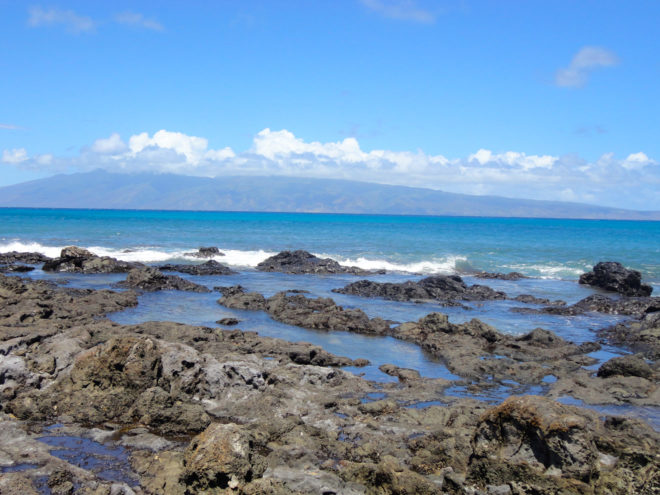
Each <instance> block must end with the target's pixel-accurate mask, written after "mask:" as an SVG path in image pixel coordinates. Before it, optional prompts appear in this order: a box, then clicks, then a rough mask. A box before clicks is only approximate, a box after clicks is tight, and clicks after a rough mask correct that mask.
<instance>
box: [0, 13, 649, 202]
mask: <svg viewBox="0 0 660 495" xmlns="http://www.w3.org/2000/svg"><path fill="white" fill-rule="evenodd" d="M658 25H660V2H658V1H655V0H653V1H634V0H631V1H626V2H621V1H607V0H600V1H580V2H575V1H563V0H555V1H552V2H547V1H541V0H538V1H535V0H524V1H523V0H490V1H486V0H482V1H477V0H446V1H444V0H435V1H431V0H336V1H332V2H325V1H323V2H321V1H310V0H299V1H294V0H290V1H286V0H282V1H279V0H268V1H260V0H244V1H240V2H237V1H222V0H218V1H213V2H209V1H197V0H189V1H186V2H183V1H179V2H175V1H158V2H155V1H154V2H147V1H143V2H139V1H132V2H125V1H121V0H120V1H113V2H90V1H79V2H73V1H57V0H55V1H53V2H48V3H39V2H23V1H16V0H0V171H1V172H0V186H5V185H10V184H15V183H19V182H23V181H26V180H32V179H37V178H44V177H48V176H51V175H54V174H57V173H72V172H81V171H88V170H93V169H96V168H103V169H106V170H109V171H115V172H128V173H130V172H145V171H153V172H159V173H161V172H169V173H179V174H186V175H201V176H209V177H218V176H220V177H221V176H223V175H225V176H227V175H290V176H305V177H321V178H323V177H332V178H344V179H354V180H363V181H369V182H379V183H385V184H398V185H409V186H419V187H429V188H433V189H440V190H445V191H450V192H460V193H467V194H480V195H483V194H489V195H500V196H508V197H520V198H531V199H549V200H565V201H577V202H585V203H593V204H599V205H605V206H615V207H621V208H630V209H638V210H660V83H658V81H660V30H659V29H658Z"/></svg>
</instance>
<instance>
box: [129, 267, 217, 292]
mask: <svg viewBox="0 0 660 495" xmlns="http://www.w3.org/2000/svg"><path fill="white" fill-rule="evenodd" d="M117 286H118V287H128V288H131V289H140V290H146V291H149V292H152V291H158V290H183V291H189V292H211V291H210V290H209V289H208V288H206V287H204V286H203V285H199V284H195V283H193V282H190V281H188V280H186V279H183V278H181V277H177V276H176V275H165V274H164V273H161V272H160V271H158V270H157V269H156V268H153V267H145V268H137V269H134V270H131V271H130V272H129V273H128V277H126V280H124V281H123V282H119V283H117Z"/></svg>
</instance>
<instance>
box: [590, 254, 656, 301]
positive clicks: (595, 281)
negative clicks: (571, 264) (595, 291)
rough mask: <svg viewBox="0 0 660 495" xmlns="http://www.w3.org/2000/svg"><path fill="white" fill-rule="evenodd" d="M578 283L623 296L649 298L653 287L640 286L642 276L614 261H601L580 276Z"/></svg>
mask: <svg viewBox="0 0 660 495" xmlns="http://www.w3.org/2000/svg"><path fill="white" fill-rule="evenodd" d="M580 283H581V284H586V285H591V286H593V287H598V288H600V289H603V290H607V291H610V292H618V293H619V294H622V295H624V296H636V297H645V296H650V295H651V292H653V287H651V286H650V285H647V284H642V274H641V273H640V272H638V271H637V270H630V269H628V268H626V267H624V266H623V265H622V264H621V263H617V262H616V261H601V262H600V263H597V264H596V265H595V266H594V267H593V270H592V271H590V272H587V273H583V274H582V275H580Z"/></svg>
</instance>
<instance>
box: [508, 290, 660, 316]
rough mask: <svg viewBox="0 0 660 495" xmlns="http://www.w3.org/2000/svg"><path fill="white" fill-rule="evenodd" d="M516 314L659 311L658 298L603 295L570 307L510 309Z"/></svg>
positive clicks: (591, 296) (621, 313) (571, 314)
mask: <svg viewBox="0 0 660 495" xmlns="http://www.w3.org/2000/svg"><path fill="white" fill-rule="evenodd" d="M511 311H514V312H518V313H528V314H539V313H547V314H553V315H563V316H575V315H581V314H584V313H587V312H590V311H594V312H598V313H606V314H613V315H627V316H635V317H638V318H640V317H642V316H644V315H645V314H647V313H653V312H657V311H660V297H622V298H620V299H612V298H610V297H607V296H604V295H603V294H592V295H590V296H587V297H585V298H584V299H581V300H580V301H578V302H576V303H575V304H572V305H571V306H550V307H545V308H541V309H535V308H511Z"/></svg>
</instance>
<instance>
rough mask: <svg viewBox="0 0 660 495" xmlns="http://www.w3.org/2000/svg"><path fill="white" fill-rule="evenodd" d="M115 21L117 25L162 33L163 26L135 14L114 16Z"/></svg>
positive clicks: (127, 13)
mask: <svg viewBox="0 0 660 495" xmlns="http://www.w3.org/2000/svg"><path fill="white" fill-rule="evenodd" d="M115 21H116V22H118V23H119V24H124V25H127V26H134V27H139V28H143V29H149V30H151V31H163V30H164V29H165V28H164V27H163V25H162V24H161V23H160V22H158V21H157V20H155V19H149V18H147V17H145V16H144V15H142V14H140V13H137V12H122V13H121V14H117V15H116V16H115Z"/></svg>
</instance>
